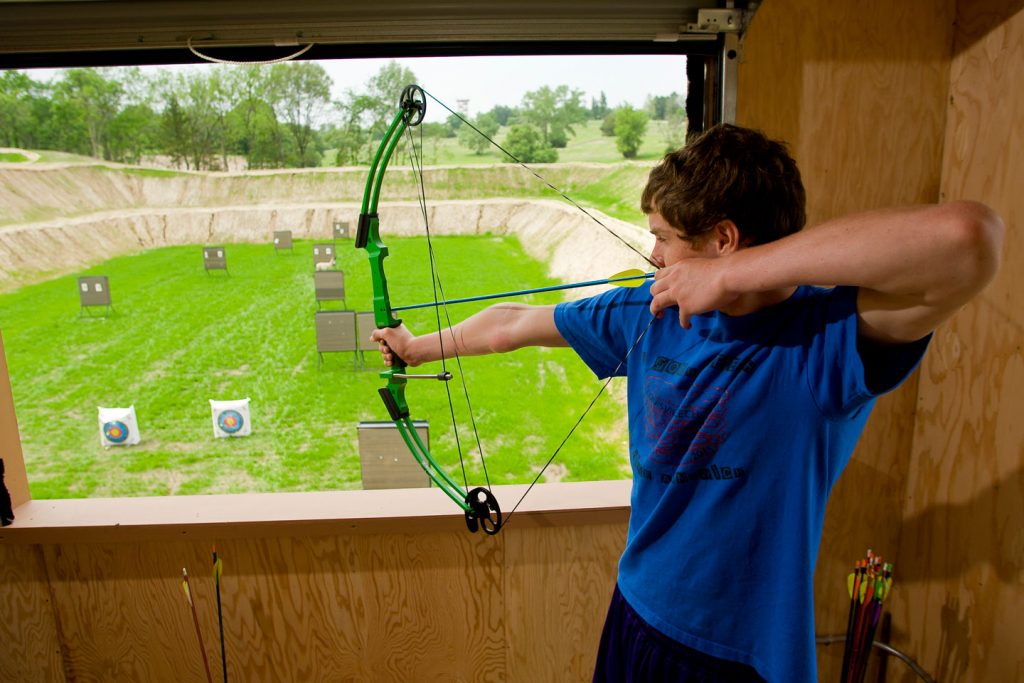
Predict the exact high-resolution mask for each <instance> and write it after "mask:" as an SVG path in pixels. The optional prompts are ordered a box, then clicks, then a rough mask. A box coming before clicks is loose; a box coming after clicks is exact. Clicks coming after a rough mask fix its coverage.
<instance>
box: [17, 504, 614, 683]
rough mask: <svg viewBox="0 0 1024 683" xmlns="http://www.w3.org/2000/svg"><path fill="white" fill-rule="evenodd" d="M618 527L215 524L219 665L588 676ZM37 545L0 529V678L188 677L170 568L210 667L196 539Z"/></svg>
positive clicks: (210, 601) (214, 640)
mask: <svg viewBox="0 0 1024 683" xmlns="http://www.w3.org/2000/svg"><path fill="white" fill-rule="evenodd" d="M624 540H625V524H624V522H623V523H618V524H593V525H582V526H578V527H573V526H560V525H556V526H549V527H529V526H524V527H522V528H519V529H511V530H507V531H506V532H503V533H502V534H501V535H499V536H498V537H487V536H484V535H482V534H480V535H470V534H468V533H466V532H465V531H464V530H458V531H452V532H444V533H423V534H389V535H367V534H355V535H323V536H306V537H298V538H287V537H283V536H273V537H269V538H235V539H232V538H228V539H222V540H220V541H218V543H217V549H218V554H219V556H220V557H221V558H222V560H223V561H224V565H225V567H224V575H223V579H222V584H221V596H222V604H223V612H224V626H225V644H226V648H225V649H226V654H227V662H228V673H229V676H230V678H231V679H232V680H244V681H256V682H259V681H313V680H316V681H381V682H385V681H398V680H402V681H413V680H415V681H480V682H488V681H494V682H497V681H508V680H524V681H525V680H531V681H532V680H559V681H561V680H588V679H589V677H590V675H591V672H592V667H593V658H594V653H595V651H596V646H597V639H598V635H599V633H600V628H601V623H602V621H603V616H604V611H605V609H606V607H607V600H608V597H609V595H610V592H611V588H612V586H613V585H614V579H615V569H616V561H617V559H618V555H619V553H620V552H621V549H622V546H623V543H624ZM39 548H40V546H33V545H26V544H0V559H2V560H3V564H2V569H0V578H3V583H2V584H0V604H2V605H3V606H4V613H5V614H12V615H16V619H15V620H14V621H13V623H12V624H11V625H9V626H7V630H6V631H0V634H2V635H3V636H5V639H4V641H3V642H2V643H0V653H2V654H3V656H0V662H3V664H2V665H0V667H2V668H0V676H3V678H2V680H19V681H20V680H26V681H36V680H39V681H51V680H54V681H56V680H64V672H66V677H67V680H75V681H111V680H140V681H141V680H144V681H153V682H156V683H160V682H162V681H201V680H203V679H204V678H205V674H204V670H203V665H202V659H201V655H200V650H199V645H198V641H197V639H196V635H195V631H194V627H193V623H192V617H191V612H190V610H189V608H188V605H187V602H186V600H185V597H184V593H183V591H182V588H181V568H182V566H185V567H187V568H188V570H189V577H190V585H191V588H192V593H193V597H194V600H195V602H196V605H197V613H198V616H199V621H200V626H201V629H202V632H203V638H204V643H205V652H206V655H207V657H208V659H209V662H210V666H211V669H212V671H213V674H214V676H215V677H216V678H218V679H219V678H220V676H221V664H220V650H219V636H218V626H217V616H216V607H215V605H216V598H215V590H214V583H213V579H212V575H211V567H210V563H211V556H210V544H209V543H208V542H205V541H178V542H168V541H160V542H136V543H106V542H99V543H68V544H61V545H47V546H42V550H39ZM51 591H52V595H53V604H52V607H50V605H49V594H50V592H51ZM57 625H59V632H60V636H61V637H60V642H58V636H57V633H58V628H57ZM0 628H3V627H0ZM61 647H63V649H64V654H63V663H62V659H61V657H60V648H61ZM23 652H29V653H33V656H32V657H29V658H23V657H21V656H20V654H21V653H23ZM15 654H16V655H17V656H16V657H8V656H7V655H15ZM12 667H17V668H12ZM62 667H63V668H62Z"/></svg>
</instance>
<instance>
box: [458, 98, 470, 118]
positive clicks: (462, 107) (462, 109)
mask: <svg viewBox="0 0 1024 683" xmlns="http://www.w3.org/2000/svg"><path fill="white" fill-rule="evenodd" d="M455 108H456V109H458V110H459V113H460V114H462V115H463V116H465V117H466V118H469V100H455Z"/></svg>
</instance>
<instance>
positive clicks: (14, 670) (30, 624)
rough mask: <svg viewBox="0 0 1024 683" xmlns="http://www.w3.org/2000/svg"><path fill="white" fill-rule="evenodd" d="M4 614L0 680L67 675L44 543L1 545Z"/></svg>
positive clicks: (0, 609) (44, 681)
mask: <svg viewBox="0 0 1024 683" xmlns="http://www.w3.org/2000/svg"><path fill="white" fill-rule="evenodd" d="M0 615H3V618H2V619H0V681H39V682H40V683H50V682H51V681H53V682H56V681H64V680H67V679H66V678H65V676H64V671H63V663H62V658H61V638H60V634H59V630H58V627H57V626H58V625H57V622H56V620H55V615H54V610H53V604H52V602H51V600H50V593H49V590H48V586H47V582H46V567H45V565H44V562H43V558H42V553H41V552H40V548H39V546H36V545H22V546H14V545H0Z"/></svg>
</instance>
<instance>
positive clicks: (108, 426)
mask: <svg viewBox="0 0 1024 683" xmlns="http://www.w3.org/2000/svg"><path fill="white" fill-rule="evenodd" d="M99 417H100V444H101V445H102V446H104V447H109V446H134V445H135V444H137V443H139V441H140V436H139V423H138V420H137V419H136V418H135V406H134V405H131V406H129V407H127V408H99Z"/></svg>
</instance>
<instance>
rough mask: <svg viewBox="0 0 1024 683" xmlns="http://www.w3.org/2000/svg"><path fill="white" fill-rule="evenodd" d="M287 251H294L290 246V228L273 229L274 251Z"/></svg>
mask: <svg viewBox="0 0 1024 683" xmlns="http://www.w3.org/2000/svg"><path fill="white" fill-rule="evenodd" d="M285 249H287V250H288V251H290V252H292V253H293V254H294V253H295V250H294V249H293V248H292V231H291V230H275V231H274V253H275V254H276V253H277V252H279V251H284V250H285Z"/></svg>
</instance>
